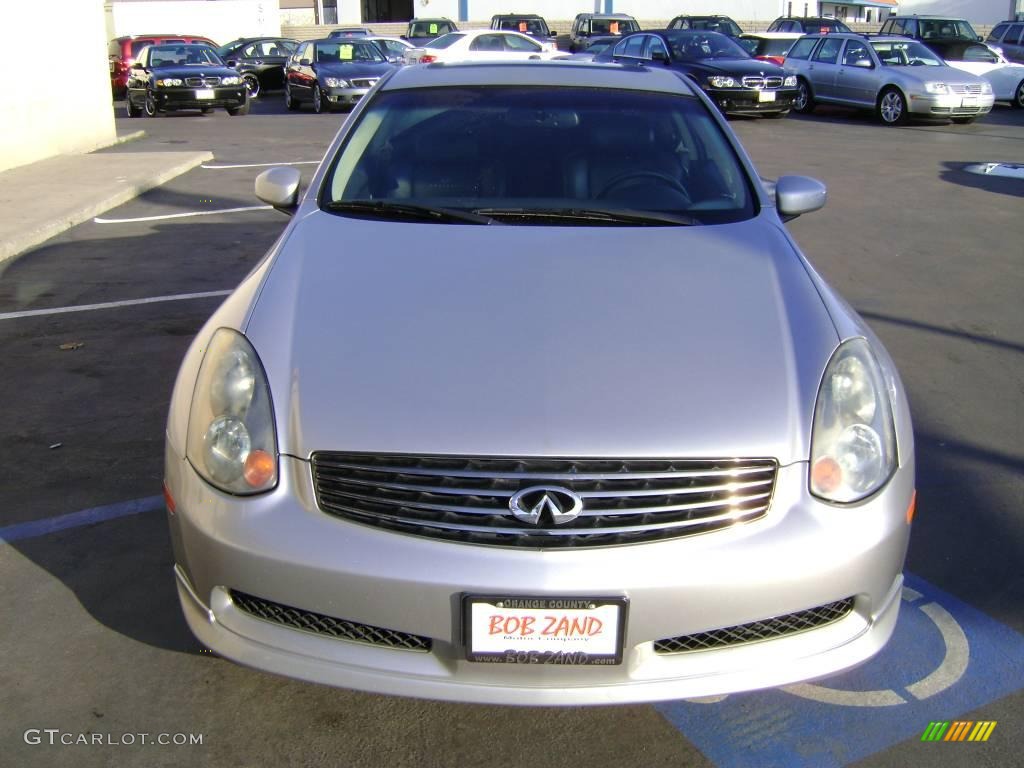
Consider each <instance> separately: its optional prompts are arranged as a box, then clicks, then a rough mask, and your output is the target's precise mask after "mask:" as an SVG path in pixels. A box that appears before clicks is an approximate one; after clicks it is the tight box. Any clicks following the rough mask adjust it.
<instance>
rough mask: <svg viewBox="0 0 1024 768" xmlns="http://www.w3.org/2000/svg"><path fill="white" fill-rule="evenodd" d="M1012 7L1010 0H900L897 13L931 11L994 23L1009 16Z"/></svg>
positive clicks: (981, 22)
mask: <svg viewBox="0 0 1024 768" xmlns="http://www.w3.org/2000/svg"><path fill="white" fill-rule="evenodd" d="M1012 8H1013V2H1012V0H900V7H899V14H900V15H903V14H911V13H921V14H925V13H931V14H937V15H941V16H955V17H956V18H961V19H967V20H968V21H970V22H973V23H975V24H996V23H998V22H1000V21H1003V20H1004V19H1008V18H1011V12H1012Z"/></svg>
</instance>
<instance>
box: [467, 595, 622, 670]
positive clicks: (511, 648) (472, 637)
mask: <svg viewBox="0 0 1024 768" xmlns="http://www.w3.org/2000/svg"><path fill="white" fill-rule="evenodd" d="M462 618H463V627H464V628H465V641H466V658H467V659H468V660H469V661H482V662H491V663H505V664H621V663H622V642H623V636H624V634H625V627H626V599H625V598H622V597H511V596H502V597H495V596H493V595H492V596H487V597H481V596H470V595H466V596H464V597H463V599H462Z"/></svg>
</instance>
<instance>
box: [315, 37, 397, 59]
mask: <svg viewBox="0 0 1024 768" xmlns="http://www.w3.org/2000/svg"><path fill="white" fill-rule="evenodd" d="M316 60H317V63H318V64H345V63H347V62H353V61H356V62H360V63H363V64H380V63H382V62H383V61H385V59H384V56H383V55H381V52H380V49H379V48H378V47H377V46H376V45H374V44H373V43H371V42H370V41H368V40H367V41H365V42H364V41H362V40H360V41H358V42H356V41H351V40H349V41H346V42H338V43H318V44H317V46H316Z"/></svg>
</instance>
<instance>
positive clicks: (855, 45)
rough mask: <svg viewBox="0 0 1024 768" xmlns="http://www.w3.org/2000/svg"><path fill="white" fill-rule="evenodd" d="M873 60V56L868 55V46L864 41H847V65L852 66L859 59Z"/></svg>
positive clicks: (845, 62) (844, 56)
mask: <svg viewBox="0 0 1024 768" xmlns="http://www.w3.org/2000/svg"><path fill="white" fill-rule="evenodd" d="M865 59H866V60H867V61H871V56H870V55H868V48H867V46H866V45H864V43H861V42H858V41H857V40H847V41H846V51H845V52H844V53H843V64H844V65H845V66H848V67H849V66H851V65H853V64H855V63H856V62H858V61H864V60H865Z"/></svg>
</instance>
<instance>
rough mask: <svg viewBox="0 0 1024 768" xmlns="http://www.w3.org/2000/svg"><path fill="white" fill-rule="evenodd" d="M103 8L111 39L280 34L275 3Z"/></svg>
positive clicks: (240, 0)
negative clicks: (106, 10) (166, 34)
mask: <svg viewBox="0 0 1024 768" xmlns="http://www.w3.org/2000/svg"><path fill="white" fill-rule="evenodd" d="M72 1H73V0H72ZM86 2H92V0H86ZM107 6H108V7H109V8H110V13H111V16H112V22H113V23H112V25H111V26H112V28H111V30H110V36H111V37H121V36H122V35H152V34H156V33H159V32H169V33H174V34H185V35H202V36H203V37H208V38H210V39H211V40H214V41H216V42H218V43H226V42H228V41H229V40H234V39H235V38H236V37H259V36H261V35H280V34H281V17H280V9H279V7H278V1H277V0H176V2H168V1H167V0H148V1H146V0H113V1H112V2H111V0H107Z"/></svg>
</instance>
